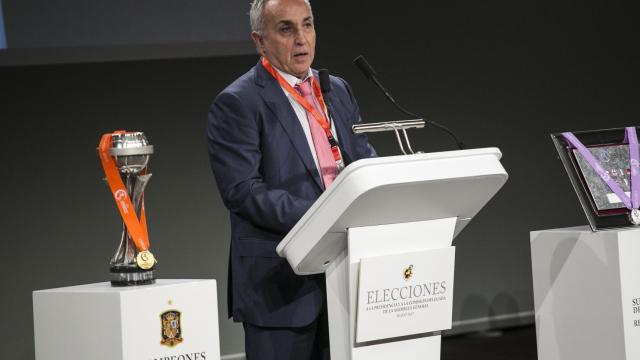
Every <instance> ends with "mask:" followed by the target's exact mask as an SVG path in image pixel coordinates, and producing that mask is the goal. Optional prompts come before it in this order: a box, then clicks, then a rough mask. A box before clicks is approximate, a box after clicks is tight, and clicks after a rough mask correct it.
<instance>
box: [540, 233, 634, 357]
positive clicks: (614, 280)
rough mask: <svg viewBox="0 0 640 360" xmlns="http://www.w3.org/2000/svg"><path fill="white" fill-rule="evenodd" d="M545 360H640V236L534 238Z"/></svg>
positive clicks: (548, 235)
mask: <svg viewBox="0 0 640 360" xmlns="http://www.w3.org/2000/svg"><path fill="white" fill-rule="evenodd" d="M531 257H532V267H533V288H534V298H535V312H536V333H537V340H538V359H540V360H556V359H557V360H596V359H597V360H602V359H607V360H637V359H640V229H616V230H607V231H598V232H592V231H591V229H590V228H588V227H586V226H584V227H576V228H567V229H556V230H545V231H534V232H531Z"/></svg>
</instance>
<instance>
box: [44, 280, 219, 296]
mask: <svg viewBox="0 0 640 360" xmlns="http://www.w3.org/2000/svg"><path fill="white" fill-rule="evenodd" d="M205 281H213V282H215V280H213V279H158V280H156V282H155V283H154V284H149V285H138V286H111V283H110V282H100V283H94V284H84V285H74V286H66V287H60V288H53V289H43V290H36V291H34V293H123V292H132V291H144V290H147V289H153V288H161V287H166V286H175V285H184V284H191V283H199V282H205Z"/></svg>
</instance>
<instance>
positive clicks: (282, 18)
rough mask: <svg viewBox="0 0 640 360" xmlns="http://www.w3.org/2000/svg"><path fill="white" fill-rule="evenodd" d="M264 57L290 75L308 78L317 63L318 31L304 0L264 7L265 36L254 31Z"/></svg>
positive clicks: (275, 2) (283, 0)
mask: <svg viewBox="0 0 640 360" xmlns="http://www.w3.org/2000/svg"><path fill="white" fill-rule="evenodd" d="M251 37H252V38H253V41H254V42H255V43H256V46H257V47H258V49H259V50H260V53H261V54H262V56H264V57H266V58H267V60H269V62H270V63H271V64H272V65H273V66H275V67H276V68H278V69H279V70H282V71H284V72H286V73H288V74H291V75H294V76H297V77H299V78H304V77H305V76H306V75H307V73H308V72H309V67H311V63H312V62H313V57H314V55H315V47H316V31H315V28H314V26H313V15H311V9H310V8H309V6H308V5H307V4H306V3H305V2H304V0H272V1H269V2H267V3H266V4H265V7H264V28H263V30H262V35H260V34H258V33H256V32H253V33H252V34H251Z"/></svg>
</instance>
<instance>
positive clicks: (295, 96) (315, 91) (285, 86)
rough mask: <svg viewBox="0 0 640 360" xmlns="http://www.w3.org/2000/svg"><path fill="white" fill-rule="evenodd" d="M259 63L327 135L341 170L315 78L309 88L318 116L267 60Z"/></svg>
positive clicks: (340, 161)
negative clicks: (316, 105)
mask: <svg viewBox="0 0 640 360" xmlns="http://www.w3.org/2000/svg"><path fill="white" fill-rule="evenodd" d="M261 62H262V66H263V67H264V68H265V69H266V70H267V71H268V72H269V74H271V75H272V76H273V77H274V78H276V80H278V83H279V84H280V86H282V88H283V89H285V90H286V91H287V92H288V93H289V95H291V96H292V97H293V99H294V100H295V101H296V102H297V103H298V104H300V105H301V106H302V107H303V108H305V110H307V111H308V112H309V113H311V115H313V117H314V118H315V119H316V121H317V122H318V124H320V126H321V127H322V129H323V130H324V133H325V134H326V135H327V140H328V141H329V145H330V146H331V152H332V153H333V158H334V159H335V161H336V163H337V164H338V167H339V168H341V167H342V166H343V162H342V153H341V152H340V147H339V146H338V142H337V141H336V139H335V138H334V137H333V134H332V133H331V124H330V123H329V120H328V119H327V117H326V116H325V115H324V111H325V109H326V108H327V105H326V104H325V102H324V98H323V97H322V91H321V90H320V85H318V82H317V81H316V79H315V77H314V76H311V86H312V88H313V94H314V95H315V97H316V100H317V101H318V103H319V104H320V106H321V107H322V110H323V113H322V114H320V111H318V108H317V107H315V106H314V105H313V104H310V103H309V102H308V101H307V99H305V98H304V97H303V96H302V95H300V93H299V92H298V91H297V90H296V89H294V88H293V86H291V85H290V84H289V83H288V82H287V80H285V79H284V78H283V77H282V75H280V73H278V71H277V70H276V69H275V68H274V67H273V65H271V63H269V60H267V58H265V57H262V59H261Z"/></svg>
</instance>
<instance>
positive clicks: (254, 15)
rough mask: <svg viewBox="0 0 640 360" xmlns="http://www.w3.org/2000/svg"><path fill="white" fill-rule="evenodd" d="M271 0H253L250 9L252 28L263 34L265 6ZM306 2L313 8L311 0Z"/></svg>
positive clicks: (305, 0)
mask: <svg viewBox="0 0 640 360" xmlns="http://www.w3.org/2000/svg"><path fill="white" fill-rule="evenodd" d="M268 2H269V0H253V1H252V2H251V9H250V10H249V22H250V23H251V30H252V31H255V32H257V33H258V34H262V30H264V6H265V5H266V4H267V3H268ZM304 2H305V3H307V5H308V6H309V9H311V3H310V2H309V0H304Z"/></svg>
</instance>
